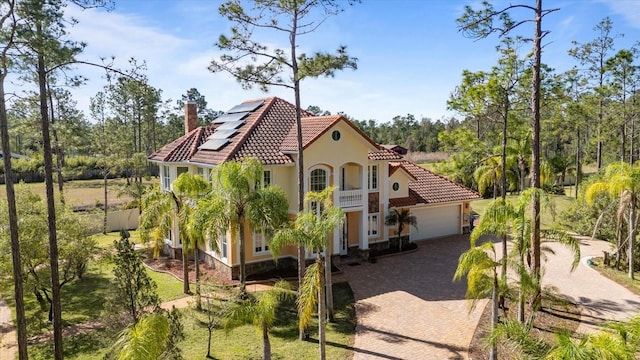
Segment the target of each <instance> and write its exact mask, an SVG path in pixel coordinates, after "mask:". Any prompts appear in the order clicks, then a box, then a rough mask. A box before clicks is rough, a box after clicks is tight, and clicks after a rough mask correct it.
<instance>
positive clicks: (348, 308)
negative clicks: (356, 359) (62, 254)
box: [29, 283, 356, 360]
mask: <svg viewBox="0 0 640 360" xmlns="http://www.w3.org/2000/svg"><path fill="white" fill-rule="evenodd" d="M333 287H334V290H333V291H334V296H335V310H336V322H335V323H333V324H328V326H327V337H326V339H327V358H328V359H336V360H341V359H350V358H351V356H352V355H351V354H352V346H353V339H354V333H355V325H356V319H355V310H354V308H353V302H354V299H353V293H352V292H351V288H350V287H349V285H348V284H347V283H339V284H334V285H333ZM182 313H183V315H184V316H183V317H182V323H183V325H184V331H185V340H183V341H182V343H180V344H179V346H180V348H181V349H182V355H183V356H184V358H185V359H202V358H204V357H205V355H206V353H207V336H208V332H207V329H206V328H205V327H204V326H203V325H202V323H201V321H205V320H206V315H205V314H203V313H198V312H196V311H194V310H191V309H188V310H182ZM311 334H312V335H311V337H312V338H311V339H310V340H309V341H302V342H301V341H298V340H297V336H298V323H297V315H296V312H295V304H293V303H290V304H288V306H286V307H285V308H283V309H281V310H280V311H279V312H278V319H277V321H276V324H275V326H274V327H273V328H272V331H271V334H270V339H271V350H272V356H273V359H291V360H293V359H296V360H297V359H313V358H317V357H318V344H317V327H316V325H314V327H312V328H311ZM64 341H65V358H66V359H95V360H98V359H102V358H103V357H104V355H105V354H106V353H107V351H108V349H109V346H110V344H111V343H112V342H113V339H107V338H106V336H105V334H104V332H103V331H92V332H89V333H87V334H83V335H77V336H72V337H68V338H65V339H64ZM211 342H212V347H211V352H212V355H213V357H214V358H215V359H260V358H261V355H262V337H261V335H260V334H259V333H258V332H257V331H256V329H255V328H254V327H253V326H252V325H245V326H241V327H239V328H236V329H234V330H231V331H229V332H226V331H225V330H224V329H216V330H214V332H213V336H212V341H211ZM29 351H30V353H29V355H30V358H32V359H50V358H51V354H52V349H51V345H50V344H47V345H40V346H34V347H30V349H29Z"/></svg>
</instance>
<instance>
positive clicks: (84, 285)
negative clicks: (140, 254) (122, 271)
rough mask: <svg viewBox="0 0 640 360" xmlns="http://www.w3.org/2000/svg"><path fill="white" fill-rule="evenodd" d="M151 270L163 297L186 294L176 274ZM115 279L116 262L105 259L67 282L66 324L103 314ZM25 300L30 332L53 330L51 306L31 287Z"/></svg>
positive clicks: (9, 297)
mask: <svg viewBox="0 0 640 360" xmlns="http://www.w3.org/2000/svg"><path fill="white" fill-rule="evenodd" d="M147 274H149V276H150V277H151V278H152V279H153V280H154V281H155V282H156V284H157V285H158V295H159V296H160V299H161V301H163V302H164V301H170V300H175V299H179V298H182V297H184V296H186V295H185V294H183V292H182V282H181V281H179V280H177V279H176V278H174V277H173V276H171V275H168V274H164V273H158V272H154V271H151V270H149V269H147ZM112 279H113V264H112V263H110V262H109V261H107V260H106V259H103V260H95V261H93V262H91V263H90V265H89V270H88V271H87V273H86V274H85V275H84V276H83V278H82V279H76V280H74V281H72V282H70V283H68V284H66V285H64V286H63V287H62V294H61V302H62V319H63V321H64V325H65V326H68V325H73V324H79V323H82V322H86V321H89V320H93V319H98V318H100V317H101V316H102V315H103V311H104V309H105V299H106V298H107V297H108V296H109V292H110V288H111V280H112ZM2 285H3V286H2V290H0V296H2V297H3V298H4V299H5V300H6V301H7V303H8V304H10V305H13V304H15V300H14V292H13V286H12V284H9V283H8V281H7V282H6V283H4V284H2ZM24 301H25V312H26V315H27V327H28V333H29V336H33V335H38V334H42V333H43V332H45V331H47V330H49V329H50V324H49V323H48V321H47V315H48V309H46V308H45V309H42V308H41V307H40V304H39V303H38V301H37V300H36V298H35V296H34V294H33V292H32V291H30V289H27V288H25V293H24ZM11 310H12V312H13V318H14V319H15V309H14V307H13V306H11Z"/></svg>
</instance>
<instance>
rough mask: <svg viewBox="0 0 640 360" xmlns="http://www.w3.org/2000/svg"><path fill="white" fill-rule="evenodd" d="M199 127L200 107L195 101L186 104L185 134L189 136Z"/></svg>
mask: <svg viewBox="0 0 640 360" xmlns="http://www.w3.org/2000/svg"><path fill="white" fill-rule="evenodd" d="M197 127H198V106H197V105H196V102H195V101H187V102H186V103H185V104H184V134H185V135H187V134H188V133H190V132H191V131H192V130H194V129H195V128H197Z"/></svg>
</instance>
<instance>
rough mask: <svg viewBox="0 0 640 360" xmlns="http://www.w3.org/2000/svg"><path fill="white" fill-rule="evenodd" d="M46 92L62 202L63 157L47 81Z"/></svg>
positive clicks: (62, 200)
mask: <svg viewBox="0 0 640 360" xmlns="http://www.w3.org/2000/svg"><path fill="white" fill-rule="evenodd" d="M47 93H48V95H49V107H50V109H49V110H50V111H51V125H52V126H53V128H52V133H53V149H54V151H55V154H56V165H57V168H56V173H57V175H58V191H59V192H60V202H61V203H63V204H64V177H63V176H62V167H63V166H64V162H63V161H64V157H63V155H62V150H61V149H60V142H59V141H58V130H56V128H55V123H56V120H55V112H54V110H53V94H52V93H51V89H50V87H49V83H47Z"/></svg>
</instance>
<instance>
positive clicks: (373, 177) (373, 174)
mask: <svg viewBox="0 0 640 360" xmlns="http://www.w3.org/2000/svg"><path fill="white" fill-rule="evenodd" d="M368 170H369V179H368V184H369V190H378V165H369V166H368Z"/></svg>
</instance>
